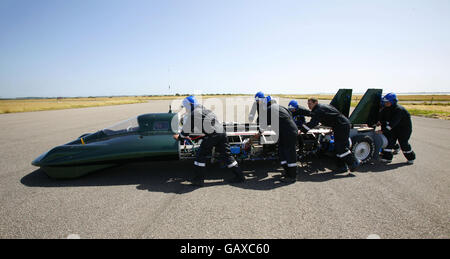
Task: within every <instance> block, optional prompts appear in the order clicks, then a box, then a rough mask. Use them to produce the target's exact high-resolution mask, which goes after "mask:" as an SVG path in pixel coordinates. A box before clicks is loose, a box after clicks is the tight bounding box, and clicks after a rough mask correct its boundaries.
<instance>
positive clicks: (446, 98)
mask: <svg viewBox="0 0 450 259" xmlns="http://www.w3.org/2000/svg"><path fill="white" fill-rule="evenodd" d="M275 96H277V97H281V98H287V99H308V98H309V97H316V98H317V99H319V100H331V99H333V97H334V95H328V94H316V95H314V94H311V95H283V94H281V95H275ZM362 97H363V96H362V95H358V94H357V95H352V100H353V101H358V100H361V98H362ZM397 97H398V99H399V101H401V102H418V101H423V102H435V101H438V102H450V95H398V96H397Z"/></svg>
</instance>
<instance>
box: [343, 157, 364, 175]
mask: <svg viewBox="0 0 450 259" xmlns="http://www.w3.org/2000/svg"><path fill="white" fill-rule="evenodd" d="M344 161H345V163H346V164H347V166H348V169H349V170H350V172H354V171H356V169H358V167H359V165H360V164H361V161H359V160H358V159H356V157H355V156H354V155H353V153H351V154H350V155H348V156H346V157H345V158H344Z"/></svg>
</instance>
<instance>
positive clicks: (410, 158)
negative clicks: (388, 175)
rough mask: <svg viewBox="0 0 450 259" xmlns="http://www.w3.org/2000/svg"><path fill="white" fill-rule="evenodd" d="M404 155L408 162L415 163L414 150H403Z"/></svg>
mask: <svg viewBox="0 0 450 259" xmlns="http://www.w3.org/2000/svg"><path fill="white" fill-rule="evenodd" d="M403 155H404V156H405V158H406V159H407V160H408V164H414V160H416V153H414V151H412V150H411V151H406V152H405V151H403Z"/></svg>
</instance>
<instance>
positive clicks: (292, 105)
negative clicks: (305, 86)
mask: <svg viewBox="0 0 450 259" xmlns="http://www.w3.org/2000/svg"><path fill="white" fill-rule="evenodd" d="M288 108H289V109H298V102H297V101H296V100H292V101H290V102H289V105H288Z"/></svg>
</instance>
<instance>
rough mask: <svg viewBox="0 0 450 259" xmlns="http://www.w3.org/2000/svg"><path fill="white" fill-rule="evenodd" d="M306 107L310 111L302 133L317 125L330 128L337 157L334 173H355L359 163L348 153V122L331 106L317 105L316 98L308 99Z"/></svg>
mask: <svg viewBox="0 0 450 259" xmlns="http://www.w3.org/2000/svg"><path fill="white" fill-rule="evenodd" d="M308 107H309V109H310V110H311V120H310V122H308V123H306V124H303V128H302V132H308V131H309V130H310V129H312V128H314V127H316V126H317V125H318V124H319V123H321V124H322V125H323V126H327V127H331V128H332V129H333V132H334V141H335V149H336V155H337V157H338V159H339V160H338V161H339V164H338V169H337V170H336V173H346V172H347V171H348V170H349V169H350V172H354V171H356V169H357V168H358V166H359V164H360V161H359V160H357V159H356V158H355V156H354V154H353V153H352V152H351V151H350V142H349V135H350V121H349V120H348V119H347V117H345V116H344V115H343V114H342V113H341V112H339V111H338V110H337V109H336V108H334V107H333V106H331V105H326V104H319V101H318V100H317V99H316V98H309V99H308Z"/></svg>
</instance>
